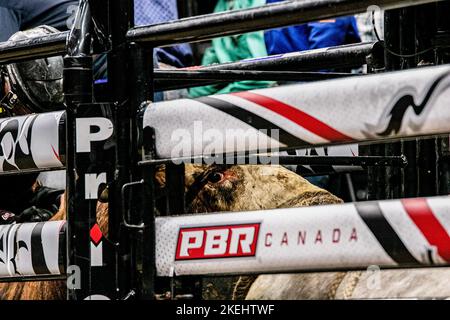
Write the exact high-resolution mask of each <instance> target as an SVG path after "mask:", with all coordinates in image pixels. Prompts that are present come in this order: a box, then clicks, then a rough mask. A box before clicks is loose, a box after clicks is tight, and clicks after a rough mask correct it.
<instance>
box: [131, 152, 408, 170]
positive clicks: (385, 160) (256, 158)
mask: <svg viewBox="0 0 450 320" xmlns="http://www.w3.org/2000/svg"><path fill="white" fill-rule="evenodd" d="M217 159H221V160H222V161H221V163H217V162H215V161H217ZM174 163H175V164H182V163H185V164H188V163H196V164H198V163H203V164H212V163H216V164H223V163H224V164H280V165H316V166H329V165H333V166H362V167H365V166H394V167H404V166H406V165H407V164H408V161H407V160H406V158H405V157H404V156H400V157H382V156H373V157H370V156H361V157H347V156H342V157H340V156H337V157H334V156H294V155H292V156H276V155H257V154H256V155H244V156H242V155H224V156H223V157H221V156H215V157H207V156H204V157H203V156H198V157H184V158H173V159H155V160H145V161H140V162H139V163H138V165H139V166H157V165H162V164H174Z"/></svg>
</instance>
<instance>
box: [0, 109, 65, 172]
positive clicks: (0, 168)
mask: <svg viewBox="0 0 450 320" xmlns="http://www.w3.org/2000/svg"><path fill="white" fill-rule="evenodd" d="M63 117H64V112H63V111H60V112H51V113H42V114H33V115H27V116H21V117H12V118H4V119H0V172H7V171H23V170H33V169H47V168H58V167H62V166H63V163H62V155H61V152H62V150H60V143H61V141H62V142H63V145H64V144H65V141H64V140H63V139H65V137H60V131H61V126H63V122H64V121H63Z"/></svg>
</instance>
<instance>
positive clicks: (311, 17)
mask: <svg viewBox="0 0 450 320" xmlns="http://www.w3.org/2000/svg"><path fill="white" fill-rule="evenodd" d="M438 1H439V0H438ZM430 2H435V0H414V1H412V0H379V1H377V3H376V4H377V5H378V7H380V8H382V9H394V8H401V7H405V6H411V5H418V4H422V3H430ZM373 4H374V2H373V0H305V1H286V2H280V3H276V4H271V5H265V6H261V7H256V8H251V9H246V10H239V11H237V10H236V11H228V12H222V13H213V14H208V15H203V16H196V17H191V18H185V19H181V20H177V21H172V22H167V23H161V24H156V25H151V26H143V27H136V28H133V29H131V30H129V31H128V33H127V38H128V40H129V41H136V42H150V43H151V44H152V45H153V46H165V45H172V44H176V43H182V42H197V41H202V40H208V39H212V38H215V37H219V36H220V37H223V36H229V35H235V34H241V33H245V32H251V31H257V30H261V29H271V28H277V27H283V26H288V25H297V24H301V23H305V22H310V21H317V20H321V19H327V18H333V17H337V16H345V15H352V14H356V13H361V12H365V11H367V9H368V8H369V7H370V6H372V5H373Z"/></svg>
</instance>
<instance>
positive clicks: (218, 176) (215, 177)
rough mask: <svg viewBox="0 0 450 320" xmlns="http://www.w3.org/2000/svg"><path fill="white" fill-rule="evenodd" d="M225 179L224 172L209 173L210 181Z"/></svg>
mask: <svg viewBox="0 0 450 320" xmlns="http://www.w3.org/2000/svg"><path fill="white" fill-rule="evenodd" d="M222 179H223V174H221V173H220V172H212V173H210V174H209V175H208V182H211V183H217V182H220V181H221V180H222Z"/></svg>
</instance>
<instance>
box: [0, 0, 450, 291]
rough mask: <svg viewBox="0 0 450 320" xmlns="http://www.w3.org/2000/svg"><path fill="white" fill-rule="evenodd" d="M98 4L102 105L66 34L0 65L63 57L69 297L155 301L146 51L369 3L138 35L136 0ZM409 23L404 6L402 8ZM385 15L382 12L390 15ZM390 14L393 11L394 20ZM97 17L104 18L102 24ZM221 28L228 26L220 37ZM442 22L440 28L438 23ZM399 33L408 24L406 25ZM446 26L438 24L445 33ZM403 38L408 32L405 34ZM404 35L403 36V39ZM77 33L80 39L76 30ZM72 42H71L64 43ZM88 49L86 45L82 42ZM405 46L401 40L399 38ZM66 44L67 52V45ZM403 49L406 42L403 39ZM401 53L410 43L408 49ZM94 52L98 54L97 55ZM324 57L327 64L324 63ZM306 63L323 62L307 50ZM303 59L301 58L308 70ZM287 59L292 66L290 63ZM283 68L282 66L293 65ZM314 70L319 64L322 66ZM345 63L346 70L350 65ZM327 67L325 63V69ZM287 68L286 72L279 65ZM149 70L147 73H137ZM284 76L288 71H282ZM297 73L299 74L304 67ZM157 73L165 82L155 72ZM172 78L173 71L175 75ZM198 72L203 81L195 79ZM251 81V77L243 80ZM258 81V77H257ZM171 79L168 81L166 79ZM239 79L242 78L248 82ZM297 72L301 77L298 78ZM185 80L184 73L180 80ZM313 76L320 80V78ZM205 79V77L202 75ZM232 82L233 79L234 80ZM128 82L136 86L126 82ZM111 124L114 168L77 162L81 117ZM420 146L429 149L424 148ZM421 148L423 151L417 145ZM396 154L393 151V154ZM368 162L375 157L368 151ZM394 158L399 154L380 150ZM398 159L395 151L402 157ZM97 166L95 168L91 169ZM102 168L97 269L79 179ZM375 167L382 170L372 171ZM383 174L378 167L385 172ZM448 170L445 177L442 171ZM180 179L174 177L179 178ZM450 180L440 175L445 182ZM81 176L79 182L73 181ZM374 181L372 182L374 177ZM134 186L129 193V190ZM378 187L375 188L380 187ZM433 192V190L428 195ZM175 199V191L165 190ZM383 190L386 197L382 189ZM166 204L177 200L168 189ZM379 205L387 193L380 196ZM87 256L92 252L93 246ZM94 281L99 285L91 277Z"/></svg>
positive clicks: (315, 3)
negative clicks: (144, 116)
mask: <svg viewBox="0 0 450 320" xmlns="http://www.w3.org/2000/svg"><path fill="white" fill-rule="evenodd" d="M101 2H102V4H105V5H107V6H108V12H109V16H108V21H107V22H106V23H107V25H108V26H107V32H108V35H109V37H108V38H110V39H111V43H110V44H109V45H110V46H109V48H108V52H107V55H108V74H109V77H108V85H107V90H108V92H109V93H110V101H106V102H105V103H103V104H93V87H92V85H91V84H92V59H91V57H92V56H91V54H92V52H90V51H89V47H88V46H87V47H86V46H85V47H83V46H81V45H78V46H75V47H71V45H70V43H71V42H67V39H68V36H69V34H67V33H61V34H55V35H52V36H47V37H44V38H36V39H32V40H29V41H28V40H27V41H21V42H16V43H9V42H7V43H2V44H0V64H6V63H13V62H19V61H23V60H26V59H34V58H40V57H45V56H51V55H60V54H65V53H67V52H69V54H68V55H67V56H66V58H65V70H64V82H65V94H66V106H67V110H66V111H67V120H66V123H67V128H66V129H67V138H66V139H67V140H66V152H67V159H66V168H67V169H66V170H67V178H68V179H67V192H68V197H67V198H68V200H67V201H68V237H67V240H68V241H67V243H68V244H67V253H68V259H69V261H68V265H70V264H76V265H80V266H81V268H82V277H83V282H82V283H83V284H84V286H83V287H82V289H81V290H76V289H69V291H68V298H69V299H85V298H86V297H88V296H90V295H92V294H103V295H105V296H107V297H109V298H114V299H120V298H123V297H129V296H130V293H131V292H136V293H137V294H136V296H137V297H138V298H146V299H153V298H154V294H155V292H154V291H155V288H154V285H155V273H156V269H155V243H156V239H155V196H154V190H153V189H154V185H153V182H152V181H153V180H152V174H153V166H150V168H146V169H145V170H140V169H139V167H138V160H139V159H143V160H144V161H150V162H151V161H155V162H156V161H157V160H156V159H155V158H154V149H153V141H154V135H153V133H152V132H151V131H149V130H144V132H142V135H143V137H144V138H143V139H142V141H143V145H142V147H140V146H139V145H138V141H139V139H140V138H142V137H140V136H138V128H139V124H138V112H139V107H140V104H141V103H142V102H143V101H147V100H152V98H153V85H154V84H153V83H154V80H155V78H157V74H158V73H157V74H156V75H154V74H153V72H152V70H153V66H152V62H153V61H152V59H153V58H152V54H151V53H152V50H153V48H154V47H157V46H165V45H170V44H174V43H180V42H196V41H202V40H206V39H211V38H214V37H217V36H225V35H232V34H239V33H244V32H250V31H255V30H260V29H269V28H275V27H281V26H286V25H292V24H298V23H302V22H308V21H314V20H319V19H325V18H330V17H335V16H339V15H348V14H355V13H359V12H364V11H366V9H367V7H368V6H369V5H371V4H372V1H366V0H320V1H319V0H309V1H302V2H285V3H280V4H274V5H270V6H264V7H261V8H255V9H249V10H243V11H239V12H229V13H222V14H211V15H205V16H198V17H193V18H186V19H182V20H179V21H174V22H169V23H164V24H159V25H154V26H146V27H138V28H135V27H134V26H133V5H132V4H133V0H104V1H101ZM432 2H436V1H434V0H420V1H411V0H382V1H378V5H379V6H380V7H381V8H383V9H396V8H402V7H405V6H411V5H417V4H426V3H432ZM80 4H81V5H84V6H85V7H84V8H85V9H86V11H85V14H84V15H80V19H81V20H80V22H82V25H83V28H87V29H88V30H87V33H86V35H92V34H93V31H94V30H93V28H90V27H88V26H89V25H91V23H90V21H91V18H92V17H91V15H90V10H89V9H95V10H92V15H93V18H94V19H96V18H98V17H96V15H97V14H98V2H97V3H96V4H94V1H91V0H90V1H88V0H81V1H80ZM399 10H403V11H402V12H403V13H404V15H405V18H404V19H405V21H410V20H408V19H409V18H408V17H407V14H408V13H407V11H408V9H399ZM390 15H391V13H389V12H388V16H389V17H390ZM393 15H394V14H393ZM99 19H100V18H99ZM391 23H392V22H391V20H390V18H389V19H388V20H387V27H388V30H389V29H390V28H391V27H392V24H391ZM223 25H227V28H226V30H225V29H224V28H223ZM443 25H445V23H444V24H443ZM402 26H406V25H403V24H402ZM441 27H442V29H445V28H444V26H441ZM403 31H405V29H403ZM402 34H403V33H402ZM81 35H83V32H81ZM70 37H74V38H71V39H72V40H73V39H75V40H80V38H79V37H80V34H78V35H77V34H75V33H74V30H72V33H71V35H70ZM69 39H70V38H69ZM83 40H84V42H86V43H88V44H90V41H87V40H88V39H86V38H85V39H83ZM404 40H405V41H406V39H402V41H404ZM67 43H69V46H68V45H67ZM393 43H394V42H393V41H392V39H391V38H390V37H389V36H388V42H387V44H386V46H387V47H388V48H390V49H392V50H394V49H395V47H393ZM402 45H403V42H402ZM405 46H406V45H405ZM341 49H342V50H344V51H345V50H346V49H347V48H336V49H335V50H334V51H333V50H330V51H329V54H328V55H327V54H325V55H322V58H323V57H325V59H324V60H323V61H326V65H327V66H332V65H334V64H335V63H337V62H338V61H339V60H340V59H341V58H342V54H341V55H340V54H339V53H338V52H337V51H340V50H341ZM96 50H97V52H94V53H101V52H99V49H98V48H96ZM373 52H374V51H373V46H371V45H366V46H363V45H360V47H359V49H356V50H354V51H352V52H351V53H348V61H350V60H352V59H354V58H356V57H358V59H360V60H359V61H360V62H361V61H362V60H365V59H366V58H367V56H368V53H370V54H371V53H373ZM445 57H446V56H445V54H442V56H440V61H445V59H446V58H445ZM327 58H329V59H330V60H327ZM391 58H392V57H386V62H387V69H388V70H393V69H396V68H397V67H392V65H393V64H395V62H392V60H391ZM307 59H310V60H309V61H314V60H315V59H318V60H320V59H319V57H318V56H316V55H314V54H313V53H311V55H310V56H309V58H307ZM305 61H308V60H303V61H302V62H301V63H304V62H305ZM291 62H292V61H291ZM291 62H290V61H285V63H286V66H287V65H289V64H290V63H291ZM282 63H284V62H281V61H280V60H279V61H278V62H277V63H273V65H271V66H270V67H269V66H268V65H267V67H268V68H269V71H270V70H276V69H277V68H278V67H279V66H280V65H281V64H282ZM257 65H260V66H262V64H259V63H258V62H254V63H253V62H252V63H246V62H243V63H241V64H239V63H238V64H230V65H225V66H216V67H212V68H205V69H204V70H205V71H206V70H211V71H213V70H219V71H218V72H217V73H215V77H218V76H220V75H221V74H224V73H226V71H222V70H265V69H266V68H265V67H264V68H262V69H259V68H258V66H257ZM319 65H320V64H319ZM350 65H351V63H350ZM321 66H323V65H321ZM283 69H284V68H283ZM142 70H148V72H142ZM284 70H289V67H286V69H284ZM300 70H301V69H300ZM124 74H128V75H129V76H130V78H131V81H130V80H129V79H128V81H126V84H125V85H124V81H123V80H124V79H123V75H124ZM159 74H160V76H161V75H162V74H161V73H160V72H159ZM172 74H173V73H172ZM198 74H200V76H198ZM207 74H208V77H211V78H214V75H209V73H208V72H203V73H202V72H197V77H198V78H201V76H203V77H205V76H206V75H207ZM247 74H252V73H247ZM253 74H254V73H253ZM166 75H168V74H166ZM245 75H246V73H242V74H241V76H243V77H244V76H245ZM299 75H300V74H298V75H297V76H299ZM180 76H181V75H180ZM182 76H191V77H195V76H196V73H195V72H192V73H188V72H185V73H183V74H182ZM316 76H317V75H316ZM208 79H209V78H208ZM233 79H234V78H233ZM131 83H132V85H131ZM93 116H96V117H109V119H110V120H111V123H112V124H113V127H114V130H115V134H114V136H113V137H112V140H111V141H112V143H113V144H114V147H113V148H112V151H111V150H110V151H111V152H112V161H109V162H108V163H107V164H106V165H105V163H103V161H104V158H103V157H102V156H101V153H102V152H104V151H105V145H104V144H103V145H96V147H95V150H94V151H93V154H91V155H94V157H95V158H94V160H93V159H92V158H90V157H89V156H87V155H86V154H84V155H80V154H79V152H77V144H76V135H77V132H78V131H77V126H76V124H77V121H78V120H80V119H82V118H85V117H87V118H92V117H93ZM423 147H425V146H423ZM423 147H422V146H421V148H423ZM393 148H394V149H395V147H393ZM369 153H370V154H371V155H373V154H376V153H374V152H372V151H371V152H369ZM385 153H387V154H390V155H392V154H394V155H395V154H396V153H397V152H393V153H390V152H387V151H386V152H385ZM398 155H399V156H400V154H398ZM92 164H94V166H92ZM99 170H100V171H102V170H105V171H106V172H107V181H106V182H107V184H108V185H109V188H110V206H109V207H110V211H109V235H108V237H104V239H105V246H108V247H107V251H108V252H109V253H108V254H107V256H106V257H105V263H104V264H103V265H101V266H97V267H96V268H97V269H95V268H93V267H92V265H90V263H91V262H92V261H90V260H91V254H92V251H91V253H89V250H90V249H89V246H90V240H89V233H90V231H91V229H92V228H93V226H95V223H96V222H95V217H96V208H95V202H96V201H95V199H86V198H84V197H83V194H84V192H85V186H86V185H83V182H85V178H83V174H90V173H98V171H99ZM173 170H175V171H176V172H177V173H176V174H175V175H174V176H173V178H172V179H171V180H172V181H174V183H175V182H176V181H178V183H175V184H178V187H180V185H181V183H180V181H181V180H180V179H179V177H180V174H182V172H183V171H182V170H180V168H177V167H175V168H173ZM375 170H378V169H375ZM383 170H384V169H383ZM447 171H448V170H447ZM177 174H178V178H177ZM447 176H448V174H445V177H447ZM77 177H78V178H77ZM373 177H375V175H374V176H373ZM140 179H144V181H145V182H146V183H145V184H144V185H143V186H140V187H141V188H143V189H141V190H140V192H133V190H130V191H131V193H132V196H131V198H129V201H130V203H131V204H132V208H130V210H126V212H127V216H126V215H125V209H124V208H123V207H122V202H123V200H124V199H123V198H122V196H123V193H122V191H123V188H124V186H126V185H128V186H129V185H130V183H132V182H133V181H139V180H140ZM134 187H136V186H134V185H133V187H132V188H131V189H133V188H134ZM379 187H381V186H380V185H378V186H377V188H379ZM430 192H432V191H430ZM169 193H171V192H169ZM387 193H389V194H392V192H391V191H389V190H387ZM171 194H172V198H173V197H174V196H173V195H176V193H173V191H172V193H171ZM378 195H379V196H380V199H383V198H386V195H383V194H378ZM168 207H169V210H168V214H171V213H173V212H174V210H176V208H180V204H179V203H178V204H175V205H173V204H171V205H168ZM123 219H125V221H128V222H129V223H130V224H131V225H140V226H142V227H141V228H130V225H127V224H125V225H124V224H123ZM91 250H92V246H91ZM91 277H99V278H97V279H102V281H94V282H93V281H91ZM97 279H96V280H97Z"/></svg>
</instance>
